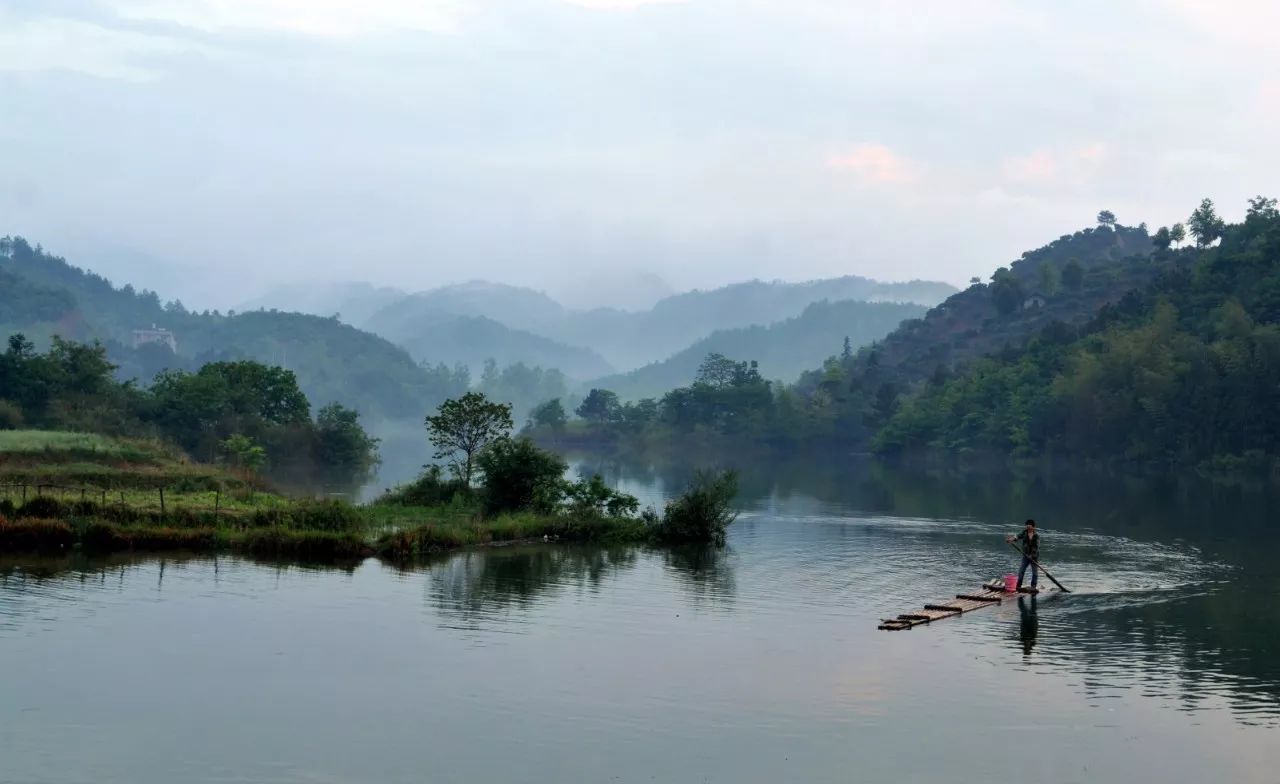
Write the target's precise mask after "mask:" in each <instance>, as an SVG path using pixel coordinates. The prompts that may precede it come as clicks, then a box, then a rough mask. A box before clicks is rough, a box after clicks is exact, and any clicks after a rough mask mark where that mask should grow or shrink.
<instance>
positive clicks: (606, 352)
mask: <svg viewBox="0 0 1280 784" xmlns="http://www.w3.org/2000/svg"><path fill="white" fill-rule="evenodd" d="M955 290H956V289H955V288H954V287H953V286H949V285H947V284H945V283H936V282H929V281H912V282H910V283H880V282H878V281H874V280H869V279H867V278H860V277H856V276H847V277H842V278H832V279H829V280H816V281H809V282H805V283H782V282H771V283H769V282H764V281H749V282H746V283H737V284H733V285H730V286H724V287H722V288H718V289H712V290H710V291H691V292H687V293H684V294H677V295H674V296H670V297H666V298H664V299H662V300H660V301H659V302H658V303H657V304H656V305H654V306H653V307H652V308H651V309H649V310H644V311H639V312H629V311H623V310H617V309H612V308H599V309H596V310H588V311H581V310H570V309H568V308H565V307H563V306H562V305H561V304H560V303H558V302H556V301H555V300H554V299H552V298H551V297H549V296H548V295H546V294H545V293H543V292H540V291H535V290H533V289H528V288H523V287H518V286H507V285H503V284H497V283H488V282H484V281H472V282H470V283H464V284H459V285H454V286H444V287H441V288H438V289H432V290H430V291H424V292H420V293H417V294H411V295H408V296H405V297H403V298H401V299H399V300H397V301H395V302H392V303H390V304H388V305H386V306H385V307H383V308H381V309H380V310H378V311H377V312H376V313H374V314H373V315H371V316H370V317H369V318H368V319H367V320H366V321H365V322H363V323H361V324H360V326H363V327H365V328H367V329H369V330H371V331H373V332H376V333H378V334H379V335H382V336H383V337H385V338H387V339H388V340H391V341H393V342H395V343H398V344H400V345H404V346H408V347H409V348H410V350H411V351H412V352H413V354H414V356H417V357H420V358H431V359H432V361H435V356H436V353H433V349H432V348H431V340H430V338H429V337H428V336H429V335H430V334H431V333H432V332H433V331H439V330H441V329H443V330H445V331H446V332H448V334H451V335H453V336H455V337H456V338H459V339H461V338H467V346H468V348H467V350H466V351H464V352H462V353H459V354H457V355H449V356H456V357H457V361H464V362H468V363H469V364H472V365H473V366H474V360H473V359H470V358H471V357H479V358H481V359H483V358H484V357H488V356H493V357H499V356H511V353H510V351H509V350H508V348H507V347H510V346H521V347H522V350H528V351H530V352H533V353H531V354H529V355H527V356H523V357H517V358H518V359H523V360H524V361H526V362H535V363H538V364H542V365H546V366H551V367H558V368H560V369H561V370H563V371H564V372H565V373H566V374H567V375H569V376H571V377H575V378H578V379H583V378H589V377H591V376H583V375H582V373H584V372H586V369H587V368H588V367H590V366H591V364H592V363H603V364H604V365H608V366H611V369H612V368H622V369H627V368H636V367H640V366H642V365H645V364H648V363H652V362H657V361H660V360H663V359H666V358H668V357H670V356H672V355H673V354H675V353H676V352H679V351H681V350H683V349H685V348H687V347H688V346H690V345H691V344H692V343H694V342H696V341H699V340H701V339H703V338H705V337H707V336H708V335H710V334H711V333H713V332H715V331H717V330H725V329H735V328H740V327H748V326H752V325H763V324H772V323H774V322H777V321H782V320H784V319H788V318H792V317H794V316H798V315H800V313H801V312H803V311H804V309H805V308H806V307H808V306H809V305H811V304H813V303H814V302H820V301H823V300H828V301H832V302H835V301H841V300H864V301H883V302H909V303H916V304H921V305H926V306H927V305H933V304H935V303H937V302H939V301H941V300H942V299H944V298H945V297H946V296H948V295H949V294H951V293H954V292H955ZM464 316H473V317H482V318H484V319H488V320H491V321H493V322H497V323H499V324H501V325H504V326H506V327H509V328H511V329H512V330H515V331H519V332H522V333H525V334H518V333H515V332H513V333H510V334H507V333H501V332H500V331H498V330H496V329H495V328H494V327H493V325H487V326H486V328H484V329H479V330H478V331H477V332H476V333H475V334H473V335H470V336H467V335H466V334H465V329H464V326H465V325H466V322H457V321H456V318H457V317H464ZM471 326H473V327H475V326H477V325H476V324H474V323H472V324H471ZM533 336H541V337H542V338H545V339H547V340H548V341H553V342H554V343H552V342H543V343H540V342H536V341H533V340H531V338H532V337H533ZM486 339H487V340H488V341H489V342H485V341H486ZM555 344H559V345H558V346H556V345H555ZM583 351H588V352H590V353H591V354H592V355H594V356H593V357H588V355H586V354H583V353H582V352H583ZM606 372H608V371H606Z"/></svg>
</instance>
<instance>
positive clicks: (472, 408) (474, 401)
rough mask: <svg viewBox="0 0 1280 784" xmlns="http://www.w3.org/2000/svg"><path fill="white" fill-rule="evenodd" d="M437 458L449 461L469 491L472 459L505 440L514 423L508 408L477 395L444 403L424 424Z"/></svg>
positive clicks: (470, 393) (509, 407)
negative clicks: (492, 445)
mask: <svg viewBox="0 0 1280 784" xmlns="http://www.w3.org/2000/svg"><path fill="white" fill-rule="evenodd" d="M426 425H427V431H428V433H429V436H430V439H431V444H432V445H433V446H435V448H436V453H435V456H436V458H442V459H448V460H450V461H451V466H452V468H453V470H454V473H455V475H456V476H457V477H458V478H459V479H460V480H462V483H463V485H465V486H467V487H470V486H471V479H472V474H473V473H474V467H475V458H476V456H477V455H478V454H480V452H481V450H483V449H485V448H486V447H488V446H490V445H491V444H493V443H495V442H497V441H500V440H502V439H505V438H508V437H509V436H510V434H511V428H512V427H514V422H513V421H512V419H511V406H509V405H507V404H505V403H492V402H490V401H489V399H488V398H486V397H485V396H484V395H483V394H481V393H479V392H468V393H467V394H465V395H463V396H462V397H460V398H458V399H456V400H446V401H445V402H443V403H441V404H440V408H439V410H437V412H436V413H435V414H433V415H431V416H428V417H427V420H426Z"/></svg>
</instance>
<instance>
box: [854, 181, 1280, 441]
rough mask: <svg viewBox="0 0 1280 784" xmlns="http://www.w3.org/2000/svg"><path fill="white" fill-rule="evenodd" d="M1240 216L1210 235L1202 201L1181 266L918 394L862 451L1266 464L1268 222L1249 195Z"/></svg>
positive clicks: (1277, 231)
mask: <svg viewBox="0 0 1280 784" xmlns="http://www.w3.org/2000/svg"><path fill="white" fill-rule="evenodd" d="M1251 210H1252V212H1251V214H1250V216H1249V217H1247V218H1246V220H1245V222H1244V223H1242V224H1238V225H1234V226H1224V227H1222V228H1221V229H1220V230H1218V229H1214V228H1213V224H1214V220H1216V218H1215V217H1214V216H1213V215H1212V203H1211V202H1208V200H1206V202H1205V203H1203V204H1202V205H1201V209H1199V210H1197V212H1198V213H1200V214H1199V215H1198V216H1197V217H1196V219H1195V221H1196V225H1195V227H1194V228H1195V231H1196V232H1197V235H1196V236H1197V240H1198V243H1197V244H1198V245H1199V246H1200V247H1201V250H1200V251H1198V252H1197V253H1196V254H1195V255H1194V256H1193V257H1191V258H1190V259H1188V260H1187V262H1186V263H1184V264H1182V265H1180V266H1177V267H1174V268H1172V269H1170V270H1169V271H1168V272H1167V273H1166V274H1164V275H1163V276H1161V277H1160V278H1158V279H1156V280H1155V281H1153V282H1152V283H1151V284H1150V285H1148V286H1147V287H1146V288H1145V289H1143V290H1141V291H1138V292H1133V293H1131V294H1130V295H1128V296H1126V297H1125V298H1123V299H1122V300H1121V301H1120V302H1118V303H1117V304H1116V305H1114V306H1110V307H1106V308H1103V310H1102V311H1100V313H1099V314H1098V316H1097V318H1095V319H1094V321H1093V322H1092V323H1091V324H1089V325H1087V326H1085V327H1084V328H1082V329H1080V330H1078V331H1073V330H1070V329H1056V330H1055V329H1046V330H1044V331H1043V332H1042V333H1041V335H1040V337H1039V338H1037V339H1036V340H1034V341H1032V342H1031V343H1030V344H1029V345H1028V346H1027V347H1026V348H1024V349H1022V350H1020V351H1011V352H1006V353H1005V354H1003V355H1001V356H999V357H992V358H988V359H985V360H981V361H979V362H976V363H973V364H972V365H971V366H969V367H968V368H966V369H965V370H964V371H963V372H962V373H960V374H958V375H957V376H956V377H954V378H953V379H950V380H948V381H946V382H945V383H943V384H940V385H936V386H930V387H927V388H924V389H922V390H921V391H920V392H919V394H918V395H916V396H914V397H912V398H911V399H910V400H909V401H908V402H907V404H906V405H904V406H903V407H902V409H901V410H900V411H899V412H898V413H897V414H895V415H894V417H893V418H892V419H891V420H890V421H889V423H888V424H887V425H886V426H885V427H884V428H883V429H882V430H881V431H880V432H879V433H878V435H877V437H876V440H875V447H876V448H877V449H878V450H879V451H881V452H885V453H904V452H913V451H921V450H923V451H943V452H948V453H953V454H955V453H960V454H963V453H965V452H971V451H980V452H990V453H993V454H997V455H1013V456H1031V455H1060V456H1064V457H1071V458H1087V459H1091V460H1131V461H1143V462H1154V463H1166V464H1167V463H1184V464H1197V463H1202V462H1203V463H1206V464H1209V465H1217V466H1222V465H1246V464H1249V462H1250V461H1249V459H1247V458H1246V457H1245V456H1247V455H1257V454H1277V453H1280V415H1277V413H1276V412H1277V408H1276V406H1275V391H1276V390H1277V389H1280V214H1277V213H1276V212H1275V211H1274V207H1273V206H1272V205H1269V204H1268V200H1266V199H1261V197H1259V199H1258V200H1251ZM1206 227H1207V228H1206ZM1219 231H1220V238H1221V239H1222V244H1221V245H1220V246H1219V247H1216V248H1207V247H1205V246H1207V245H1208V244H1209V243H1210V242H1212V241H1214V240H1215V239H1218V238H1219V236H1218V234H1217V232H1219ZM1171 235H1172V232H1171ZM1171 239H1172V236H1171ZM1181 253H1183V254H1186V253H1189V252H1188V251H1182V252H1181ZM1254 462H1256V461H1254Z"/></svg>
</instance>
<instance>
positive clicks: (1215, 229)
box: [1187, 199, 1226, 248]
mask: <svg viewBox="0 0 1280 784" xmlns="http://www.w3.org/2000/svg"><path fill="white" fill-rule="evenodd" d="M1187 227H1188V229H1190V231H1191V236H1193V237H1195V238H1196V245H1197V246H1198V247H1201V248H1204V247H1207V246H1209V245H1212V244H1213V243H1214V242H1215V241H1216V240H1217V239H1218V238H1220V237H1221V236H1222V232H1223V229H1224V228H1225V227H1226V224H1225V223H1224V222H1223V220H1222V219H1221V218H1219V217H1218V213H1217V211H1215V210H1214V208H1213V201H1212V200H1211V199H1205V200H1204V201H1202V202H1200V206H1199V207H1197V208H1196V209H1195V211H1194V212H1192V213H1191V217H1190V218H1188V219H1187Z"/></svg>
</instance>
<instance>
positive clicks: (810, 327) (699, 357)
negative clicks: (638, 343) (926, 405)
mask: <svg viewBox="0 0 1280 784" xmlns="http://www.w3.org/2000/svg"><path fill="white" fill-rule="evenodd" d="M924 312H925V308H924V306H922V305H914V304H903V303H896V302H895V303H889V302H877V303H871V302H858V301H844V302H826V301H822V302H815V303H813V304H812V305H809V306H808V307H807V308H805V310H804V312H803V313H801V314H800V315H799V316H796V317H795V318H790V319H786V320H784V321H779V322H776V323H774V324H769V325H767V326H751V327H742V328H739V329H728V330H720V331H717V332H713V333H712V334H711V335H710V336H708V337H706V338H703V339H702V340H699V341H698V342H696V343H694V344H693V345H692V346H690V347H689V348H687V349H685V350H683V351H681V352H679V353H677V354H675V355H674V356H672V357H670V358H668V359H666V360H663V361H662V362H656V363H654V364H651V365H646V366H645V367H642V368H640V369H638V370H633V371H632V372H630V373H625V374H621V375H617V376H611V377H608V378H602V379H600V380H598V381H596V382H594V384H593V386H595V387H599V388H603V389H608V390H611V391H613V392H615V393H617V395H618V396H619V398H621V399H622V400H638V399H641V398H646V397H652V398H658V397H661V396H662V395H663V393H665V392H667V391H668V390H671V389H675V388H676V387H679V386H682V385H684V384H687V383H688V382H689V380H690V379H692V378H694V376H695V375H696V374H697V371H698V368H699V366H700V365H701V364H702V362H703V360H704V359H705V358H706V357H707V355H709V354H721V355H724V356H729V357H751V358H752V359H755V360H757V361H758V363H759V372H760V375H762V376H763V377H765V378H769V379H779V380H783V381H792V380H794V379H795V378H796V377H797V376H799V375H800V373H801V372H802V371H804V370H805V369H807V368H811V367H813V366H814V365H817V364H819V363H821V362H822V361H823V360H825V359H826V358H828V357H830V356H832V355H835V354H838V353H840V352H841V351H842V350H844V346H845V341H846V340H847V341H848V347H849V349H850V350H853V349H857V348H860V347H862V346H864V345H866V344H868V343H871V342H872V341H875V340H879V339H880V338H882V337H884V336H885V335H887V334H888V333H889V332H891V331H892V330H893V329H894V328H895V327H897V326H898V324H900V323H902V321H904V320H905V319H910V318H917V317H919V316H921V315H923V314H924Z"/></svg>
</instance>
